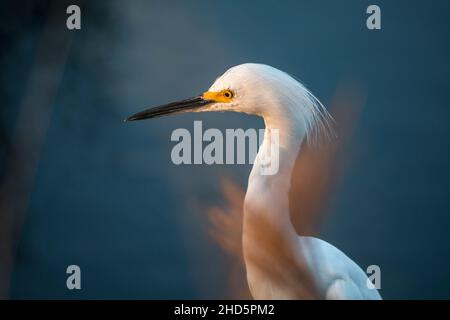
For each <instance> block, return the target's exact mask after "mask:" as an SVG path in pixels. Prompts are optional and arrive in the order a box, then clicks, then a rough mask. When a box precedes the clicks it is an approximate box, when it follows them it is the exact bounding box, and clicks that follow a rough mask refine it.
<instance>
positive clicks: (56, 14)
mask: <svg viewBox="0 0 450 320" xmlns="http://www.w3.org/2000/svg"><path fill="white" fill-rule="evenodd" d="M70 4H77V5H79V6H80V8H81V30H74V31H70V30H67V28H66V19H67V17H68V15H67V14H66V8H67V6H68V5H70ZM370 4H377V5H379V6H380V8H381V19H382V30H380V31H370V30H368V29H367V28H366V19H367V17H368V15H367V14H366V8H367V7H368V6H369V5H370ZM0 6H1V10H0V26H1V27H0V37H1V50H0V70H1V71H0V72H1V78H0V82H1V85H0V97H1V101H2V103H1V107H0V294H1V297H2V298H21V299H22V298H31V299H36V298H37V299H42V298H63V299H76V298H87V299H103V298H119V299H133V298H140V299H199V298H209V299H215V298H226V297H230V296H229V293H228V292H227V290H226V287H227V283H226V282H227V277H226V276H225V274H226V272H227V268H226V257H225V256H224V254H223V253H222V252H221V250H220V248H219V247H218V246H217V245H216V244H215V243H214V241H213V240H212V239H211V237H210V236H209V235H208V232H207V229H208V223H207V222H208V221H207V218H206V215H205V213H204V212H203V211H204V210H202V208H203V207H204V206H208V205H219V206H220V205H221V203H222V202H223V196H222V191H221V183H220V181H221V179H222V178H223V177H227V178H229V179H231V180H233V181H235V182H236V183H237V184H238V185H240V186H242V187H245V185H246V180H247V176H248V174H249V171H250V169H251V167H250V166H249V165H213V166H208V165H182V166H175V165H174V164H173V163H172V162H171V160H170V151H171V148H172V147H173V145H174V143H173V142H171V141H170V135H171V133H172V131H173V130H174V129H176V128H187V129H189V130H190V131H192V128H193V121H194V120H203V127H204V130H205V129H207V128H209V127H210V128H221V129H224V128H244V129H246V128H262V127H263V123H262V121H261V120H260V119H257V118H253V117H250V116H246V115H239V114H186V115H181V116H176V117H169V118H161V119H157V120H153V121H143V122H136V123H123V122H122V120H123V119H124V118H125V117H126V116H129V115H131V114H132V113H134V112H137V111H140V110H142V109H143V108H146V107H149V106H153V105H158V104H161V103H164V102H168V101H172V100H175V99H180V98H185V97H190V96H193V95H196V94H199V93H201V92H203V91H205V90H206V89H207V88H208V87H209V85H210V84H211V83H212V82H213V80H214V79H215V78H216V77H217V76H219V75H220V74H222V73H223V72H224V71H225V70H226V69H228V68H229V67H231V66H233V65H236V64H240V63H244V62H259V63H265V64H270V65H272V66H274V67H277V68H279V69H281V70H284V71H287V72H289V73H290V74H293V75H295V76H296V77H298V78H299V79H301V80H302V81H303V82H304V83H305V84H306V85H307V86H308V87H309V88H310V89H311V90H312V92H314V94H315V95H316V96H317V97H318V98H319V99H321V100H322V102H323V103H324V104H325V105H327V106H328V105H329V104H330V103H331V101H332V100H333V97H334V96H335V94H336V90H337V88H339V87H340V85H341V84H342V83H352V84H354V86H355V87H357V88H358V90H361V91H362V92H364V94H365V97H366V98H365V103H364V105H363V106H361V110H360V115H359V119H358V122H357V124H356V126H355V130H354V131H353V134H352V136H351V138H350V140H349V142H348V150H351V158H352V159H351V162H350V164H349V165H347V168H346V174H345V175H343V176H342V178H341V179H340V181H339V183H338V188H337V192H336V193H335V195H334V196H333V199H332V201H330V203H331V205H330V206H328V208H327V217H326V219H324V221H323V224H322V226H321V228H320V233H319V236H320V237H321V238H323V239H324V240H326V241H329V242H330V243H332V244H333V245H335V246H337V247H338V248H340V249H341V250H343V251H344V252H345V253H347V254H348V255H349V256H350V257H352V258H353V259H354V260H355V261H356V262H357V263H358V264H359V265H360V266H362V268H363V269H365V268H366V267H367V266H369V265H372V264H376V265H379V266H380V267H381V285H382V290H381V294H382V296H383V297H384V298H385V299H393V298H396V299H411V298H426V299H429V298H439V299H443V298H447V299H448V298H450V232H449V227H450V217H449V214H450V199H449V190H450V166H449V162H450V149H449V148H448V137H449V134H450V126H449V119H450V109H449V104H448V92H449V90H450V80H449V75H450V64H449V63H448V57H449V56H450V46H449V41H448V38H449V31H450V19H449V16H450V3H449V2H448V1H444V0H442V1H433V2H430V1H423V0H422V1H406V0H404V1H395V2H394V1H375V2H374V1H360V0H355V1H339V2H337V1H332V0H326V1H325V0H321V1H309V0H308V1H283V2H280V1H258V3H255V2H253V1H207V2H206V1H189V2H188V1H144V0H132V1H119V0H111V1H75V0H74V1H26V0H18V1H12V0H11V1H8V0H6V1H5V0H3V1H1V4H0ZM355 90H356V89H355ZM71 264H76V265H79V266H80V268H81V274H82V290H72V291H70V290H68V289H67V288H66V278H67V276H68V275H67V274H66V268H67V266H68V265H71Z"/></svg>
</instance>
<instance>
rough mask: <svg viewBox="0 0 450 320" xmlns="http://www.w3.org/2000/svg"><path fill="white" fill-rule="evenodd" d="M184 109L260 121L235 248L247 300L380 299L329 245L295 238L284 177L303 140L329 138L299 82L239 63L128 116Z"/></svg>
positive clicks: (322, 116)
mask: <svg viewBox="0 0 450 320" xmlns="http://www.w3.org/2000/svg"><path fill="white" fill-rule="evenodd" d="M186 111H195V112H203V111H234V112H244V113H248V114H253V115H258V116H261V117H262V118H263V119H264V123H265V127H266V131H265V137H264V141H263V143H262V144H261V146H260V149H259V152H258V154H257V156H256V159H255V162H254V165H253V169H252V171H251V173H250V177H249V180H248V187H247V192H246V195H245V201H244V217H243V219H244V221H243V237H242V240H243V249H244V260H245V267H246V272H247V280H248V284H249V287H250V291H251V294H252V296H253V297H254V298H255V299H302V298H323V299H381V297H380V295H379V293H378V291H377V290H376V289H374V288H369V287H368V285H367V276H366V274H365V273H364V271H363V270H362V269H361V268H360V267H359V266H358V265H357V264H356V263H355V262H353V261H352V260H351V259H350V258H349V257H347V256H346V255H345V254H344V253H343V252H341V251H340V250H339V249H337V248H335V247H334V246H332V245H331V244H329V243H327V242H325V241H323V240H320V239H317V238H313V237H303V236H300V237H299V236H298V235H297V234H296V232H295V230H294V227H293V225H292V223H291V220H290V214H289V198H288V195H289V190H290V183H291V174H292V172H293V169H294V164H295V161H296V158H297V155H298V153H299V151H300V147H301V145H302V142H303V140H304V139H308V141H309V142H313V143H315V142H317V141H318V140H320V139H321V138H328V137H330V136H332V135H333V131H332V129H331V126H330V123H331V122H332V118H331V116H330V115H329V114H328V112H327V111H326V109H325V108H324V107H323V105H322V104H321V103H320V102H319V100H318V99H317V98H316V97H315V96H314V95H313V94H312V93H311V92H310V91H308V90H307V89H306V88H305V87H304V86H303V85H302V84H301V83H300V82H299V81H297V80H295V79H294V78H292V77H291V76H289V75H288V74H287V73H285V72H282V71H280V70H278V69H275V68H273V67H270V66H267V65H262V64H253V63H247V64H242V65H238V66H235V67H233V68H231V69H229V70H228V71H226V72H225V73H224V74H223V75H222V76H221V77H219V78H218V79H217V80H216V81H215V82H214V84H213V85H212V86H211V87H210V89H209V90H208V92H206V93H204V94H203V95H202V97H198V98H192V99H188V100H183V101H181V102H178V103H172V104H168V105H165V106H162V107H158V108H154V109H150V110H146V111H143V112H141V113H139V114H136V115H134V116H132V117H130V118H129V120H139V119H145V118H151V117H155V116H160V115H163V114H167V113H175V112H186ZM274 130H277V132H278V133H279V144H278V145H277V146H278V147H279V153H278V159H276V160H277V161H278V162H279V163H278V168H279V169H278V172H277V173H276V174H273V175H264V174H261V168H262V167H264V166H267V165H270V163H271V161H275V159H273V158H272V157H273V154H272V153H271V148H273V141H271V132H273V131H274Z"/></svg>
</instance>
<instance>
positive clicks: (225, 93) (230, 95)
mask: <svg viewBox="0 0 450 320" xmlns="http://www.w3.org/2000/svg"><path fill="white" fill-rule="evenodd" d="M223 96H224V97H225V98H227V99H231V98H233V96H234V94H233V91H231V90H224V91H223Z"/></svg>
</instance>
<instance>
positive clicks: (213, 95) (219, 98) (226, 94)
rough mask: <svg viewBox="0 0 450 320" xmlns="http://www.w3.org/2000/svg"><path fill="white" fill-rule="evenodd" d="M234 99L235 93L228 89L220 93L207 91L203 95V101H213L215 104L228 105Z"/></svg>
mask: <svg viewBox="0 0 450 320" xmlns="http://www.w3.org/2000/svg"><path fill="white" fill-rule="evenodd" d="M233 97H234V92H233V91H231V90H229V89H226V90H222V91H219V92H212V91H207V92H205V93H204V94H203V99H205V100H213V101H215V102H222V103H227V102H231V100H233Z"/></svg>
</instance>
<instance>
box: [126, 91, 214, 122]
mask: <svg viewBox="0 0 450 320" xmlns="http://www.w3.org/2000/svg"><path fill="white" fill-rule="evenodd" d="M213 102H214V101H213V100H205V99H203V97H202V96H199V97H194V98H189V99H185V100H181V101H176V102H172V103H168V104H165V105H162V106H159V107H154V108H150V109H147V110H144V111H141V112H138V113H136V114H133V115H132V116H130V117H128V118H127V119H126V120H125V121H135V120H143V119H150V118H156V117H161V116H164V115H167V114H175V113H182V112H189V111H192V110H195V109H197V108H200V107H203V106H206V105H208V104H210V103H213Z"/></svg>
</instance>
